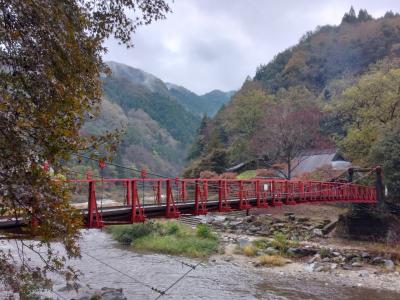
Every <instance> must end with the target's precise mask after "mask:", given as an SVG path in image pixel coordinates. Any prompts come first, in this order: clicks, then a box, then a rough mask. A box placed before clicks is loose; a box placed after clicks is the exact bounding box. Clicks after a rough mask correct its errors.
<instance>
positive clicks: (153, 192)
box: [67, 178, 376, 227]
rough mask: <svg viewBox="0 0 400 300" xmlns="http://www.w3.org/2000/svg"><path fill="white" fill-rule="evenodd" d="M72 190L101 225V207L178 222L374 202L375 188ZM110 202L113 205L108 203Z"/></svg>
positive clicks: (180, 185)
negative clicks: (278, 208) (189, 217)
mask: <svg viewBox="0 0 400 300" xmlns="http://www.w3.org/2000/svg"><path fill="white" fill-rule="evenodd" d="M67 183H68V184H69V186H71V189H72V190H74V192H75V193H77V194H78V195H79V198H80V199H81V201H82V196H83V195H85V193H86V197H87V198H86V199H87V225H88V226H89V227H98V226H102V225H103V224H104V221H103V218H102V215H103V209H104V208H108V207H110V206H113V207H114V208H118V207H122V208H124V209H125V211H126V208H129V210H130V214H129V216H128V217H127V218H126V219H124V220H123V221H124V222H126V223H132V222H140V221H144V220H145V218H146V216H149V217H167V218H177V217H179V216H180V214H181V213H188V214H195V215H199V214H206V213H207V212H208V211H210V210H216V211H221V212H224V211H230V210H247V209H250V208H252V207H258V208H266V207H268V206H282V205H296V204H307V203H309V204H312V203H321V202H354V203H375V202H376V190H375V188H374V187H369V186H363V185H359V184H352V183H341V182H319V181H297V180H281V179H250V180H235V179H202V178H199V179H180V178H172V179H169V178H122V179H108V178H100V179H99V178H87V179H78V180H67ZM111 200H112V201H111Z"/></svg>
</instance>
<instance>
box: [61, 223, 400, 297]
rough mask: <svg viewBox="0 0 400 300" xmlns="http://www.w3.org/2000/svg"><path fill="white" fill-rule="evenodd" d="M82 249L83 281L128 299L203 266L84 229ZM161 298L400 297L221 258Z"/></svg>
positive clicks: (147, 294) (151, 293)
mask: <svg viewBox="0 0 400 300" xmlns="http://www.w3.org/2000/svg"><path fill="white" fill-rule="evenodd" d="M81 247H82V259H81V260H76V261H75V262H74V265H75V266H77V267H78V268H79V269H80V270H81V271H82V272H83V273H84V275H83V276H82V278H81V279H80V281H79V283H80V284H81V285H82V286H84V287H85V286H87V285H89V286H90V287H91V288H96V289H100V288H102V287H111V288H122V289H123V293H124V295H125V296H126V297H127V298H128V299H156V298H157V297H158V296H159V294H158V293H156V292H154V291H152V290H151V289H150V287H155V288H157V289H159V290H165V289H167V288H168V287H170V286H171V285H172V284H173V283H174V282H176V281H177V280H178V279H179V278H180V277H181V276H182V275H183V274H185V273H186V272H187V271H189V270H190V269H191V268H190V267H188V266H186V265H183V264H182V263H181V262H180V261H183V262H185V263H190V264H196V263H197V262H196V261H194V260H190V259H187V258H174V257H169V256H166V255H158V254H140V253H136V252H133V251H131V250H129V248H124V247H121V246H119V245H118V244H117V243H116V242H115V241H113V240H112V239H111V238H110V236H109V235H108V234H106V233H104V232H101V231H98V230H89V231H88V230H85V231H83V237H82V240H81ZM93 257H94V258H93ZM179 260H180V261H179ZM116 270H120V271H121V272H123V273H124V274H127V275H129V277H128V276H126V275H123V274H121V273H120V272H118V271H116ZM317 276H318V274H316V277H317ZM137 280H138V281H140V282H141V283H138V282H136V281H137ZM144 284H145V285H144ZM63 286H65V284H64V283H63V282H62V281H61V280H58V279H56V280H55V291H56V292H57V293H58V294H59V295H61V296H63V297H65V298H66V299H71V298H74V297H77V295H76V294H75V292H65V291H62V287H63ZM53 297H55V296H54V295H53ZM60 299H62V298H60ZM160 299H279V300H289V299H290V300H306V299H307V300H314V299H315V300H317V299H318V300H319V299H329V300H336V299H337V300H346V299H354V300H376V299H384V300H399V299H400V294H397V293H394V292H387V291H377V290H371V289H368V288H360V287H354V288H351V287H342V286H335V285H331V284H326V283H324V282H321V281H318V280H313V281H310V280H309V279H308V280H306V281H303V280H299V279H298V278H292V277H288V276H286V275H285V274H280V275H271V274H270V273H269V272H268V271H265V270H264V271H263V270H262V269H255V268H254V267H246V266H239V265H235V264H232V263H230V262H224V261H219V260H217V261H216V262H213V261H210V262H205V263H202V264H200V265H199V266H198V267H196V269H194V270H193V271H191V272H190V273H189V274H188V275H187V276H185V277H184V278H183V279H182V280H180V281H179V282H178V283H176V285H174V286H173V287H171V288H170V289H169V290H168V291H167V293H166V295H164V296H163V297H161V298H160Z"/></svg>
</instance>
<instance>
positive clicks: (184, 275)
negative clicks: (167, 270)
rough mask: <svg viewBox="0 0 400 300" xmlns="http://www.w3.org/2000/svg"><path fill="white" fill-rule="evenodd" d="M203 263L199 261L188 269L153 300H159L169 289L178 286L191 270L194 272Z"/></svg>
mask: <svg viewBox="0 0 400 300" xmlns="http://www.w3.org/2000/svg"><path fill="white" fill-rule="evenodd" d="M202 262H203V261H202V260H201V261H199V262H198V263H197V264H196V265H195V266H194V267H193V268H191V269H189V270H188V271H187V272H186V273H184V274H183V275H182V276H181V277H179V278H178V279H177V280H175V281H174V282H173V283H172V284H171V285H170V286H169V287H168V288H166V289H165V290H163V292H162V294H161V293H160V295H158V297H157V298H155V299H154V300H158V299H160V298H161V297H162V296H164V295H165V294H166V293H167V292H168V291H169V290H170V289H172V288H173V287H174V286H175V285H177V284H178V282H180V281H181V280H183V279H184V278H185V277H186V276H187V275H188V274H189V273H190V272H192V271H193V270H195V269H196V268H197V267H198V266H199V265H200V264H201V263H202Z"/></svg>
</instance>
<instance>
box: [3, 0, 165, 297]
mask: <svg viewBox="0 0 400 300" xmlns="http://www.w3.org/2000/svg"><path fill="white" fill-rule="evenodd" d="M169 10H170V9H169V6H168V5H167V4H166V3H165V2H164V1H163V0H120V1H116V0H110V1H99V0H69V1H50V0H32V1H22V0H7V1H4V0H1V1H0V32H1V35H0V45H1V47H0V131H1V135H0V199H1V202H0V215H6V214H10V213H12V214H13V215H14V216H15V217H16V218H17V219H24V220H30V219H33V220H36V221H37V222H38V226H35V227H33V226H32V225H29V224H28V225H29V226H28V229H29V230H30V231H31V232H33V233H34V234H35V235H36V236H37V237H38V238H39V242H38V243H36V242H32V243H29V242H27V241H24V240H20V241H19V242H18V243H19V245H21V246H22V247H28V249H30V250H31V251H32V252H35V253H37V254H38V255H39V256H40V258H41V259H42V260H43V262H44V267H43V268H34V267H33V266H31V265H30V261H29V260H27V259H24V258H23V255H24V253H26V252H27V251H26V250H25V251H22V252H20V253H19V254H20V255H22V256H19V257H22V259H21V260H19V259H17V257H18V255H14V254H12V253H11V254H8V253H5V252H4V250H1V251H0V273H1V274H2V275H1V276H0V285H4V286H6V287H7V288H10V289H12V290H14V291H17V292H19V293H20V295H21V297H22V298H23V299H26V298H27V297H28V294H29V293H30V292H34V291H36V290H40V289H47V288H51V282H50V281H49V280H48V279H47V275H46V274H47V272H49V271H53V272H60V273H62V274H63V275H65V278H66V280H73V279H74V278H76V277H75V276H76V274H75V273H74V272H73V270H72V269H69V268H66V267H65V261H64V257H62V256H60V255H59V254H57V253H56V252H54V251H53V249H52V246H51V244H50V242H51V241H52V240H53V239H54V238H57V240H59V241H60V242H61V244H62V245H63V246H64V247H65V250H66V256H67V257H76V256H79V255H80V251H79V247H78V244H77V238H78V235H79V232H78V229H79V227H80V225H81V222H80V218H81V217H80V216H79V214H77V213H76V212H75V211H74V209H73V208H72V207H71V206H70V205H69V202H68V200H69V196H68V191H67V190H66V188H65V187H64V185H63V184H60V183H57V182H55V181H54V180H52V178H51V176H50V175H49V174H48V173H46V172H45V171H44V170H43V168H42V167H41V166H42V165H43V164H44V163H45V162H46V161H48V162H49V163H50V165H51V166H52V167H53V168H54V170H55V172H63V161H66V160H68V159H69V158H70V156H71V154H73V153H77V152H78V151H80V150H83V149H87V148H88V147H97V146H99V144H101V143H102V142H104V141H100V142H99V139H97V138H93V137H87V138H83V137H81V136H80V135H79V130H80V128H81V127H82V125H83V123H84V121H85V120H86V118H87V116H88V115H90V114H91V113H93V112H95V111H96V107H98V105H99V103H100V95H101V84H100V73H102V72H107V68H106V67H105V65H104V64H103V61H102V54H104V52H105V51H106V49H105V48H104V46H103V42H104V41H105V40H106V39H107V38H109V37H114V38H115V39H117V40H119V41H120V42H121V43H122V44H125V45H127V46H128V47H130V46H132V39H131V35H132V33H133V32H135V30H136V29H137V27H138V26H141V25H147V24H150V23H151V22H152V21H154V20H159V19H162V18H164V17H165V14H166V13H167V12H169ZM129 11H131V12H132V11H133V16H132V17H129V14H130V13H128V12H129ZM111 137H112V135H109V136H106V137H105V140H107V139H108V138H111ZM108 150H111V148H108ZM28 244H29V245H28ZM42 247H45V249H43V248H42ZM20 249H21V248H20ZM42 251H44V253H46V254H45V255H43V254H40V252H42ZM16 262H18V263H16Z"/></svg>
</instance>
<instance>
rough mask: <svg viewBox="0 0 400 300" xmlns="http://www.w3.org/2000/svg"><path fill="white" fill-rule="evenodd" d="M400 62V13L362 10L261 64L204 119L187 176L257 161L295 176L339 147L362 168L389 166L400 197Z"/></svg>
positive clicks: (393, 191) (392, 187)
mask: <svg viewBox="0 0 400 300" xmlns="http://www.w3.org/2000/svg"><path fill="white" fill-rule="evenodd" d="M399 59H400V15H399V14H397V13H393V12H391V11H389V12H387V13H386V14H385V15H384V16H383V17H380V18H377V19H374V18H373V17H372V16H371V15H370V14H369V13H368V12H367V11H366V10H363V9H361V10H360V11H359V12H358V13H356V11H355V10H354V8H353V7H352V8H351V9H350V11H349V12H348V13H346V14H345V15H344V16H343V19H342V22H341V24H340V25H337V26H331V25H326V26H320V27H317V28H316V29H315V30H314V31H312V32H307V33H306V34H305V35H304V36H302V37H301V38H300V40H299V42H298V43H297V44H296V45H294V46H293V47H290V48H288V49H286V50H284V51H283V52H281V53H279V54H277V55H276V56H275V57H274V59H273V60H272V61H270V62H269V63H267V64H261V65H260V66H259V67H258V68H257V70H256V72H255V75H254V77H253V78H250V77H249V78H247V79H246V81H245V82H244V83H243V86H242V87H241V88H240V89H239V91H237V92H236V93H235V94H234V96H233V97H232V100H231V101H230V102H229V104H227V105H225V106H224V107H222V108H221V109H220V110H219V111H218V113H217V114H216V115H215V117H213V118H209V117H204V118H203V120H202V122H201V125H200V128H199V130H198V135H197V137H196V140H195V142H194V143H193V145H192V147H191V149H190V152H189V155H188V157H189V159H190V162H189V163H188V166H187V167H186V169H185V171H184V175H185V176H187V177H197V176H199V175H200V173H201V172H203V171H205V170H208V171H213V172H216V173H218V174H220V173H224V172H225V170H226V168H228V167H231V166H233V165H235V164H239V163H242V162H248V161H255V162H256V164H258V165H257V167H258V168H267V169H268V168H270V169H271V168H272V169H274V168H278V167H277V166H279V168H280V169H281V170H283V171H284V172H283V173H284V176H285V177H287V178H291V172H292V170H293V168H294V167H295V166H291V163H290V162H291V161H292V160H293V158H295V157H296V156H298V155H299V154H301V153H302V152H303V151H306V150H310V149H327V148H338V149H339V151H340V152H341V154H342V155H343V156H344V157H345V158H346V159H348V160H350V161H352V162H353V164H354V165H356V166H361V167H371V166H376V165H381V166H382V167H383V172H384V178H385V183H386V184H387V188H388V193H389V195H400V171H399V170H400V60H399Z"/></svg>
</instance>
